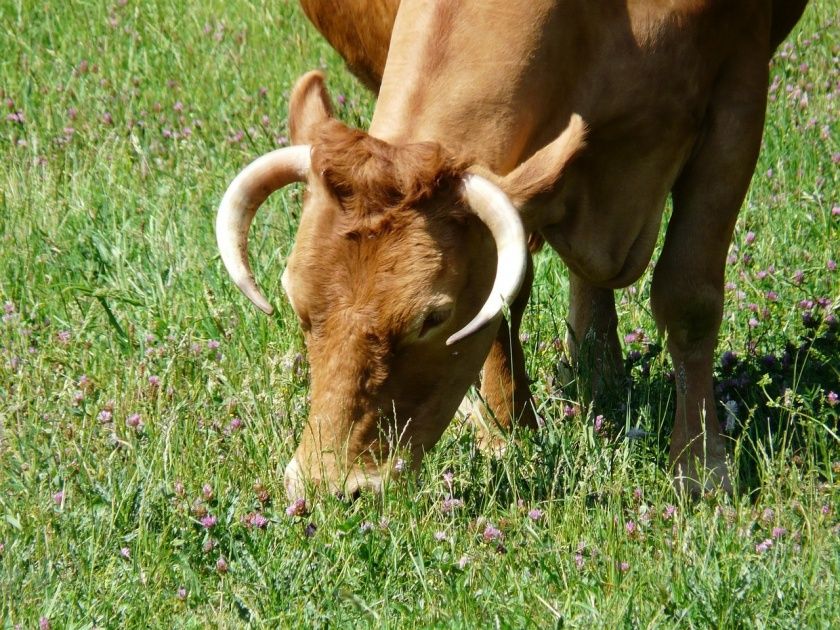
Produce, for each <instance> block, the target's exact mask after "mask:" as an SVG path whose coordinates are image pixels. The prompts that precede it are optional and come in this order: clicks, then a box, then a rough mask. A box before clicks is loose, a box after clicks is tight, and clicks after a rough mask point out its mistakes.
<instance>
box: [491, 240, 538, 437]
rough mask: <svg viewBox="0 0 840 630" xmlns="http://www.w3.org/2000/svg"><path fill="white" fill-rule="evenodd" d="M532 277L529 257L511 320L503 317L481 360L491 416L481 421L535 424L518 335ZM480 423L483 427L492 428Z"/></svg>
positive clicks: (512, 309) (504, 425)
mask: <svg viewBox="0 0 840 630" xmlns="http://www.w3.org/2000/svg"><path fill="white" fill-rule="evenodd" d="M533 280H534V264H533V260H532V259H531V257H530V256H529V257H528V269H527V272H526V274H525V279H524V281H523V282H522V289H521V290H520V291H519V296H518V297H517V298H516V300H514V302H513V304H511V305H510V321H509V322H508V321H504V320H503V321H502V324H501V326H499V332H498V334H497V335H496V339H495V340H494V341H493V345H492V346H491V348H490V353H489V354H488V355H487V359H486V360H485V361H484V369H483V373H482V377H481V397H482V399H483V400H484V402H485V404H486V405H487V407H489V411H490V415H491V417H490V418H487V417H485V418H483V419H482V421H483V423H484V425H489V424H490V423H492V421H493V420H495V423H497V424H499V425H500V426H501V427H502V428H504V429H509V428H511V426H512V425H513V424H518V425H521V426H526V427H531V428H535V427H536V426H537V416H536V413H535V412H534V404H533V400H532V398H531V388H530V384H529V381H528V373H527V371H526V370H525V353H524V352H523V350H522V342H521V341H520V339H519V327H520V325H521V324H522V316H523V315H524V313H525V308H526V307H527V306H528V298H529V297H530V295H531V284H532V283H533ZM491 429H492V427H490V426H483V427H481V430H482V431H487V430H491Z"/></svg>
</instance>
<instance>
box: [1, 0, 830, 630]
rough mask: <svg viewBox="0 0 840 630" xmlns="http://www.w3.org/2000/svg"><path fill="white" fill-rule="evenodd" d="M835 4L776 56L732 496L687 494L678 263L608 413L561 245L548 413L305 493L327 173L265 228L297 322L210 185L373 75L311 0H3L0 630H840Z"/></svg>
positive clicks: (755, 221) (273, 268)
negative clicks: (575, 336) (660, 317)
mask: <svg viewBox="0 0 840 630" xmlns="http://www.w3.org/2000/svg"><path fill="white" fill-rule="evenodd" d="M838 15H840V3H838V2H837V0H821V1H819V0H818V1H814V2H812V6H810V7H809V9H808V10H807V12H806V15H805V17H804V19H803V20H802V22H801V23H800V24H799V26H798V27H797V28H796V30H795V31H794V33H793V34H792V35H791V37H790V38H789V39H788V42H787V43H785V44H783V46H782V47H781V48H780V50H779V51H778V52H777V54H776V56H775V57H774V59H773V61H772V63H771V85H770V101H769V103H768V118H767V124H766V130H765V136H764V145H763V149H762V153H761V157H760V160H759V164H758V167H757V169H756V174H755V176H754V179H753V184H752V188H751V190H750V193H749V195H748V198H747V200H746V202H745V204H744V208H743V210H742V213H741V216H740V218H739V221H738V225H737V228H736V232H735V238H734V242H733V244H732V246H731V255H730V258H729V260H728V265H727V272H726V273H727V292H726V305H725V316H724V321H723V325H722V328H721V334H720V342H719V348H718V352H719V361H718V362H717V364H716V368H715V378H716V383H717V386H716V392H717V393H718V395H719V410H720V413H721V414H722V417H724V418H726V429H727V432H728V435H729V436H730V438H731V452H732V459H733V474H734V478H735V479H737V487H736V490H735V493H734V495H733V496H732V497H727V496H724V495H720V494H710V495H708V496H705V497H702V498H701V499H700V500H698V501H688V500H686V499H684V498H682V497H679V496H677V495H675V494H674V492H673V490H672V487H671V482H670V476H669V475H670V473H669V470H668V455H667V445H668V438H669V432H670V424H671V420H672V416H673V412H674V409H673V383H672V380H673V374H672V371H671V366H670V360H669V358H668V356H667V353H666V352H664V351H663V345H664V342H663V339H662V338H661V337H660V336H659V335H658V334H657V332H656V328H655V326H654V323H653V320H652V317H651V314H650V310H649V301H648V295H649V286H650V274H646V275H645V276H644V277H643V278H642V279H641V280H639V282H638V283H637V284H635V285H634V286H632V287H629V288H628V289H626V290H623V291H620V292H619V295H618V301H619V318H620V333H621V336H622V338H623V342H624V344H625V346H626V375H627V380H626V385H625V388H624V390H623V391H621V392H617V396H618V398H620V399H621V401H622V404H621V405H620V406H618V407H616V409H615V410H614V411H613V412H611V413H609V414H604V415H601V416H600V417H599V416H598V415H597V414H595V413H593V411H592V410H591V409H589V408H587V407H586V406H584V405H582V404H581V400H580V398H579V397H578V395H577V393H576V388H575V383H574V380H572V381H571V382H567V381H569V379H568V378H567V377H566V375H567V371H566V370H562V369H559V367H558V366H559V365H560V364H561V363H562V343H561V341H560V340H562V339H563V338H564V336H565V333H566V325H565V322H564V315H565V313H566V310H567V298H566V289H567V274H566V271H565V269H564V267H563V265H562V263H561V262H560V261H559V259H558V258H557V257H556V255H554V254H552V253H550V252H549V251H544V252H542V253H541V254H539V255H538V257H537V261H536V265H537V277H536V282H535V288H534V292H533V297H532V300H531V305H530V306H529V309H528V312H527V314H526V320H525V324H524V328H525V331H524V333H523V339H525V341H526V343H525V346H526V353H527V357H528V363H529V370H530V374H531V376H532V377H533V379H534V385H533V390H534V392H535V397H536V400H537V403H538V404H539V406H540V413H541V414H542V415H543V417H544V418H545V419H546V422H545V426H544V427H542V428H541V429H540V430H539V431H536V432H526V431H520V432H519V433H517V434H516V435H513V436H510V437H508V438H507V444H506V449H505V451H504V453H503V454H502V455H500V456H497V457H493V456H488V455H486V454H484V453H483V452H482V451H481V450H480V449H479V448H478V445H477V440H476V436H475V434H474V431H473V430H472V429H471V428H470V426H469V425H467V424H465V423H463V422H458V421H456V422H453V424H452V425H451V427H450V428H449V429H448V430H447V432H446V433H445V434H444V436H443V438H442V440H441V442H440V443H439V444H438V446H437V447H436V448H435V449H434V450H433V451H432V452H431V453H430V454H429V455H428V456H427V458H426V459H425V461H424V464H423V469H422V471H421V474H420V475H419V476H418V477H417V479H409V480H406V481H404V482H401V483H396V484H392V485H391V486H390V487H389V488H388V490H387V492H386V493H384V494H383V495H382V496H378V497H377V496H370V495H365V496H363V497H362V498H361V499H360V500H358V501H356V502H354V503H352V504H351V503H347V502H344V501H341V500H339V499H337V498H332V497H320V498H318V499H317V500H314V501H310V502H309V504H307V505H306V506H300V505H298V506H289V504H288V502H287V499H286V497H285V492H284V490H283V484H282V471H283V467H284V465H285V464H286V462H287V461H288V459H289V457H290V456H291V454H292V452H293V450H294V447H295V444H296V438H297V435H298V434H299V432H300V431H301V428H302V425H303V422H304V420H305V418H306V413H307V392H308V385H307V379H308V376H307V363H306V358H305V349H304V346H303V339H302V335H301V333H300V331H299V328H298V325H297V323H296V321H295V318H294V315H293V313H292V311H291V308H290V307H289V306H288V304H287V303H286V301H285V299H284V298H283V297H282V291H281V288H280V275H281V273H282V271H283V268H284V263H285V259H286V256H287V255H288V253H289V250H290V248H291V246H292V243H293V239H294V233H295V226H296V224H297V221H298V218H299V213H300V202H301V193H302V191H301V190H300V188H299V187H292V189H289V190H287V191H286V192H284V193H282V194H278V195H275V196H274V197H273V198H272V199H271V200H270V202H269V204H268V206H267V208H266V209H265V210H264V211H262V212H261V214H260V216H259V217H258V218H257V221H256V222H255V225H254V227H253V228H252V231H251V248H250V251H251V260H252V264H253V265H254V268H255V273H256V276H257V278H258V279H259V281H260V284H261V286H262V287H264V290H265V291H266V294H267V295H268V296H269V298H270V299H271V300H272V302H273V303H274V304H275V305H276V306H278V312H277V313H276V315H275V316H272V317H267V316H265V315H263V314H261V313H260V312H258V311H257V310H256V309H254V308H253V307H252V306H251V305H250V303H248V302H247V300H246V299H245V298H244V297H242V296H241V295H240V294H239V293H238V291H237V290H236V288H235V287H234V286H233V284H232V283H231V282H230V281H229V279H228V277H227V274H226V273H225V271H224V269H223V267H222V266H221V263H220V261H219V259H218V256H217V253H216V252H217V249H216V244H215V238H214V234H213V220H214V216H215V210H216V207H217V204H218V202H219V200H220V198H221V195H222V193H223V191H224V190H225V188H226V186H227V184H228V182H229V181H230V179H231V178H232V177H233V176H234V175H235V174H236V173H237V172H238V170H239V169H240V168H241V167H242V166H244V165H245V164H247V163H248V162H249V161H250V160H251V159H253V158H254V157H256V156H258V155H260V154H262V153H264V152H267V151H269V150H271V149H273V148H276V147H278V146H283V145H285V144H286V143H287V142H288V140H287V138H286V134H287V127H286V101H287V98H288V95H289V90H290V89H291V86H292V85H293V83H294V80H295V79H296V78H297V77H298V76H300V75H301V74H302V73H303V72H305V71H307V70H310V69H313V68H323V69H325V70H326V71H327V75H328V83H329V87H330V90H331V92H332V94H333V95H334V96H336V97H337V98H336V100H337V103H336V110H337V114H338V116H339V117H340V118H341V119H342V120H344V121H345V122H347V123H348V124H351V125H356V126H359V127H362V128H365V127H366V126H367V124H368V122H369V120H370V115H371V112H372V108H373V98H372V96H371V95H370V94H369V93H367V92H366V91H365V90H364V89H363V88H362V87H361V86H360V85H359V84H358V83H357V82H356V81H355V79H354V78H353V77H352V76H351V75H349V74H348V73H347V71H346V70H345V69H344V67H343V64H342V63H341V60H340V59H339V58H338V57H337V55H336V54H335V53H334V52H332V51H331V50H330V48H329V47H328V46H327V44H326V43H325V42H324V41H323V40H322V38H321V37H320V36H319V35H318V34H317V32H316V31H315V30H314V29H313V28H312V27H311V26H310V25H309V24H308V22H307V21H306V20H305V18H304V16H303V14H302V13H301V11H300V9H299V7H298V6H297V3H295V2H284V1H280V0H274V1H270V2H268V1H265V0H253V1H251V2H245V1H244V0H226V1H224V2H223V1H221V0H206V1H204V2H196V3H177V2H171V1H167V0H146V1H145V2H142V3H140V2H134V1H127V0H118V1H117V2H116V3H115V4H114V5H113V6H109V4H108V3H99V2H80V1H78V0H73V1H71V2H65V3H60V2H35V1H34V0H6V1H5V2H3V3H0V108H2V115H0V163H1V164H2V167H0V304H2V308H3V312H2V313H0V315H2V320H1V321H0V627H3V628H12V627H17V626H20V627H22V628H35V627H40V628H42V629H43V628H89V627H90V628H92V627H127V628H133V627H206V626H224V627H230V626H238V625H242V624H246V623H250V624H252V625H254V626H258V627H260V626H266V627H293V626H294V627H298V626H299V627H356V626H360V627H371V626H375V627H394V628H402V627H465V628H472V627H491V626H492V627H549V626H555V627H561V626H572V627H659V626H662V627H678V628H685V627H726V628H740V627H773V628H802V627H808V628H812V627H816V628H818V627H825V628H828V627H832V626H834V627H836V624H837V623H838V620H839V619H840V518H839V515H840V440H838V425H839V424H840V423H838V418H840V402H838V396H840V341H838V328H840V325H838V316H840V314H838V309H840V270H838V269H837V264H838V263H839V262H840V141H838V130H839V129H838V105H840V71H839V70H838V68H840V66H838V58H840V24H838V22H837V16H838Z"/></svg>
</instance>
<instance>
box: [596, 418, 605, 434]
mask: <svg viewBox="0 0 840 630" xmlns="http://www.w3.org/2000/svg"><path fill="white" fill-rule="evenodd" d="M594 428H595V433H600V432H601V431H602V430H603V429H604V416H602V415H597V416H595V422H594Z"/></svg>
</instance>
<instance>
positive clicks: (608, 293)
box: [566, 271, 623, 400]
mask: <svg viewBox="0 0 840 630" xmlns="http://www.w3.org/2000/svg"><path fill="white" fill-rule="evenodd" d="M566 347H567V348H568V352H569V358H570V359H571V361H572V363H573V364H574V365H575V366H576V368H577V374H578V379H579V384H580V385H579V391H580V393H581V394H582V395H583V397H584V399H590V400H597V399H599V398H601V397H602V396H603V395H604V394H606V393H608V392H609V391H611V390H613V389H614V388H615V387H616V386H618V385H619V384H620V383H621V378H622V375H623V369H622V361H621V346H620V345H619V342H618V316H617V315H616V312H615V298H614V296H613V291H612V289H601V288H598V287H595V286H592V285H591V284H589V283H588V282H586V281H585V280H584V279H583V278H581V277H579V276H577V275H575V274H574V273H572V272H571V271H570V272H569V332H568V335H567V337H566Z"/></svg>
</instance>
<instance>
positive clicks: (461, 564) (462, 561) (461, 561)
mask: <svg viewBox="0 0 840 630" xmlns="http://www.w3.org/2000/svg"><path fill="white" fill-rule="evenodd" d="M470 562H471V560H470V557H469V556H468V555H463V556H461V557H460V558H458V568H459V569H461V571H463V570H464V569H465V568H466V566H467V565H468V564H469V563H470Z"/></svg>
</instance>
